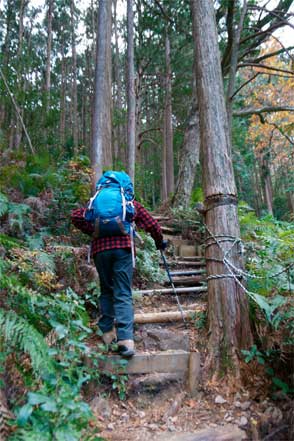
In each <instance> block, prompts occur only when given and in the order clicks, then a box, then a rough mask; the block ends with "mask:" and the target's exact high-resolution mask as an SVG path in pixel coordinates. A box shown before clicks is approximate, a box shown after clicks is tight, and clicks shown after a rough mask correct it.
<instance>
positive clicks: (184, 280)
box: [165, 274, 206, 286]
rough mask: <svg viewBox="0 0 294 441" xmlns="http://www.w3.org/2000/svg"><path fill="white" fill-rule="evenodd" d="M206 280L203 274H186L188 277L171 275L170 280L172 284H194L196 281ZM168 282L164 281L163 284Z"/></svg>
mask: <svg viewBox="0 0 294 441" xmlns="http://www.w3.org/2000/svg"><path fill="white" fill-rule="evenodd" d="M205 280H206V276H205V275H204V274H198V275H196V276H188V277H183V276H181V277H173V278H172V281H173V283H174V285H176V286H179V285H185V286H195V284H196V283H201V282H204V281H205ZM169 283H170V282H169V281H167V282H165V285H167V284H169Z"/></svg>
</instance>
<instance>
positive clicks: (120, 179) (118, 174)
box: [96, 170, 134, 198]
mask: <svg viewBox="0 0 294 441" xmlns="http://www.w3.org/2000/svg"><path fill="white" fill-rule="evenodd" d="M111 184H118V185H119V186H120V187H122V188H123V189H124V193H127V194H128V195H129V196H131V197H132V198H134V186H133V183H132V181H131V178H130V177H129V175H128V174H127V173H125V172H124V171H114V170H108V171H106V172H104V173H103V175H102V176H101V178H100V179H99V180H98V181H97V184H96V190H98V189H99V188H101V187H103V186H104V185H111Z"/></svg>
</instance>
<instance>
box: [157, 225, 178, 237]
mask: <svg viewBox="0 0 294 441" xmlns="http://www.w3.org/2000/svg"><path fill="white" fill-rule="evenodd" d="M161 231H162V233H163V234H169V235H175V236H176V235H177V234H180V231H179V230H177V229H176V228H174V227H167V226H166V225H161Z"/></svg>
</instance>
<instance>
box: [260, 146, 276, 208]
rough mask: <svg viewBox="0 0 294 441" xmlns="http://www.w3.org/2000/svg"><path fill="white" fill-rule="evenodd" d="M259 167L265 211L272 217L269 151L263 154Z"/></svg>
mask: <svg viewBox="0 0 294 441" xmlns="http://www.w3.org/2000/svg"><path fill="white" fill-rule="evenodd" d="M260 167H261V181H262V186H263V194H264V201H265V204H266V207H267V211H268V212H269V214H271V215H272V216H273V187H272V178H271V171H270V150H268V151H265V152H264V153H263V156H262V158H261V161H260Z"/></svg>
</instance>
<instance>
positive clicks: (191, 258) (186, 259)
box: [180, 256, 205, 262]
mask: <svg viewBox="0 0 294 441" xmlns="http://www.w3.org/2000/svg"><path fill="white" fill-rule="evenodd" d="M180 260H184V261H187V262H190V261H191V260H192V262H193V261H198V260H201V261H202V260H205V258H204V256H181V258H180Z"/></svg>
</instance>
